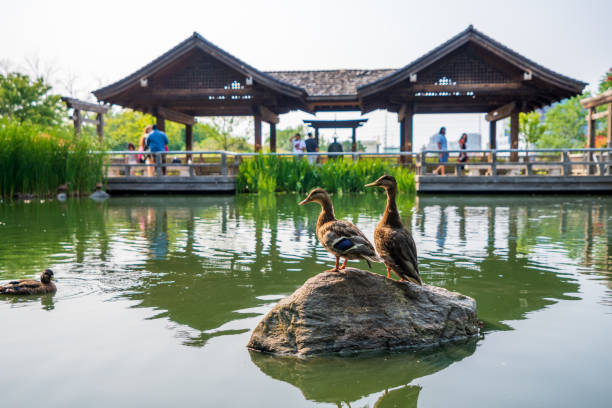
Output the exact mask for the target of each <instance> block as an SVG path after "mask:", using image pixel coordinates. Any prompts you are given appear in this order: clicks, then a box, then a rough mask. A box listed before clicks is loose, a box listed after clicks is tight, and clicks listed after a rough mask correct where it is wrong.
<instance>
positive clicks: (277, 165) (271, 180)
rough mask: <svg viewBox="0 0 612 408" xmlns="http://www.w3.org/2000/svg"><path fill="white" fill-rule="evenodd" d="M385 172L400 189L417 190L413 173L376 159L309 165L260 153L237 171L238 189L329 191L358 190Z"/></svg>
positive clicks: (255, 190)
mask: <svg viewBox="0 0 612 408" xmlns="http://www.w3.org/2000/svg"><path fill="white" fill-rule="evenodd" d="M384 174H389V175H392V176H394V177H395V178H396V180H397V184H398V189H399V190H400V191H402V192H404V193H416V185H415V180H414V173H413V172H412V171H410V170H408V169H406V168H403V167H399V166H394V165H392V164H391V163H389V162H384V161H382V160H379V159H375V160H359V161H352V160H348V159H347V160H344V159H337V160H328V161H327V162H326V163H324V164H320V165H319V164H317V165H310V164H309V163H308V161H307V160H306V159H305V158H302V159H298V158H295V157H291V158H287V157H279V156H264V155H259V156H255V157H253V158H248V159H245V160H244V161H243V162H242V164H241V165H240V168H239V170H238V177H237V178H236V191H237V192H243V193H271V192H281V191H291V192H299V193H303V192H307V191H310V190H311V189H313V188H315V187H321V188H323V189H325V190H326V191H327V192H329V193H336V192H345V193H346V192H359V191H367V190H375V189H366V188H365V187H364V185H365V184H367V183H370V182H372V181H374V180H376V179H377V178H379V177H380V176H382V175H384Z"/></svg>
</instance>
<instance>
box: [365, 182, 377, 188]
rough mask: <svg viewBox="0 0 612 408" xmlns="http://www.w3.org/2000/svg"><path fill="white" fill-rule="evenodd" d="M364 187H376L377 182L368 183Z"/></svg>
mask: <svg viewBox="0 0 612 408" xmlns="http://www.w3.org/2000/svg"><path fill="white" fill-rule="evenodd" d="M364 187H378V184H377V183H376V182H373V183H368V184H366V185H365V186H364Z"/></svg>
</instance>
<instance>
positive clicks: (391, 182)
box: [365, 174, 397, 190]
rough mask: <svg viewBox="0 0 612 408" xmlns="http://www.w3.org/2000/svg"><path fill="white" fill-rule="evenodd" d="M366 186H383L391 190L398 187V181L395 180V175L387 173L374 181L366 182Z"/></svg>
mask: <svg viewBox="0 0 612 408" xmlns="http://www.w3.org/2000/svg"><path fill="white" fill-rule="evenodd" d="M365 186H366V187H382V188H384V189H385V190H389V189H396V188H397V182H396V181H395V177H393V176H389V175H387V174H385V175H384V176H381V177H380V178H379V179H378V180H376V181H374V182H372V183H369V184H366V185H365Z"/></svg>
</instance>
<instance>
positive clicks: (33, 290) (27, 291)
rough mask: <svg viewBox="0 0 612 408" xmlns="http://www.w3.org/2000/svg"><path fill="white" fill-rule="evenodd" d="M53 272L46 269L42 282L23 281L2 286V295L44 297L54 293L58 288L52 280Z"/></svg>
mask: <svg viewBox="0 0 612 408" xmlns="http://www.w3.org/2000/svg"><path fill="white" fill-rule="evenodd" d="M52 278H53V271H51V270H50V269H46V270H45V271H44V272H43V273H41V274H40V280H39V281H37V280H34V279H22V280H17V281H12V282H9V283H7V284H5V285H0V295H44V294H45V293H54V292H55V291H56V290H57V288H56V287H55V284H54V283H53V281H52V280H51V279H52Z"/></svg>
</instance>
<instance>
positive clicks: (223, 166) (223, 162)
mask: <svg viewBox="0 0 612 408" xmlns="http://www.w3.org/2000/svg"><path fill="white" fill-rule="evenodd" d="M221 175H223V176H227V155H226V154H225V153H222V154H221Z"/></svg>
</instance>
